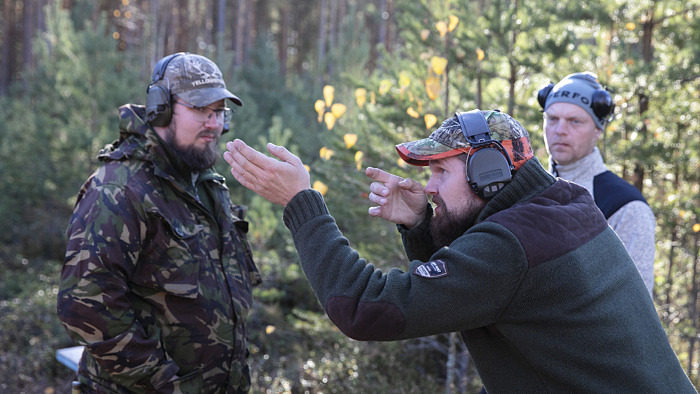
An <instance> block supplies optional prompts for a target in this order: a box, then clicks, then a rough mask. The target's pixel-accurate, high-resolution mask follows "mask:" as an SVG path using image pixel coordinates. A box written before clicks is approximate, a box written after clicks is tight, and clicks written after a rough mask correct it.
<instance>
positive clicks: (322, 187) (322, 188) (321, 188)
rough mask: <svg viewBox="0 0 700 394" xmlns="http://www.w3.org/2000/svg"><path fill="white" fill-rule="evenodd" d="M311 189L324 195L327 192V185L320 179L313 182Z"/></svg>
mask: <svg viewBox="0 0 700 394" xmlns="http://www.w3.org/2000/svg"><path fill="white" fill-rule="evenodd" d="M313 189H314V190H316V191H317V192H319V193H321V195H322V196H325V195H326V193H327V192H328V186H326V184H325V183H323V182H321V181H316V182H314V186H313Z"/></svg>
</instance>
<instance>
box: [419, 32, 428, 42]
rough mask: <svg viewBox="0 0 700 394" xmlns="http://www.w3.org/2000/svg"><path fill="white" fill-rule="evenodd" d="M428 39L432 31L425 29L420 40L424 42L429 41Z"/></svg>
mask: <svg viewBox="0 0 700 394" xmlns="http://www.w3.org/2000/svg"><path fill="white" fill-rule="evenodd" d="M428 37H430V30H428V29H423V30H421V32H420V39H421V40H423V41H425V40H427V39H428Z"/></svg>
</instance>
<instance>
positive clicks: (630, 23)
mask: <svg viewBox="0 0 700 394" xmlns="http://www.w3.org/2000/svg"><path fill="white" fill-rule="evenodd" d="M625 27H626V28H627V30H634V29H635V28H636V27H637V25H636V24H634V22H628V23H627V24H626V25H625Z"/></svg>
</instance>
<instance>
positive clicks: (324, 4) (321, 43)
mask: <svg viewBox="0 0 700 394" xmlns="http://www.w3.org/2000/svg"><path fill="white" fill-rule="evenodd" d="M320 7H321V8H320V10H321V13H320V16H319V18H320V20H319V22H318V76H319V79H320V80H319V81H318V82H319V85H322V84H323V80H324V75H323V70H324V68H325V67H324V65H325V64H326V45H327V42H328V38H327V37H328V35H327V34H328V33H327V30H328V27H327V25H326V23H327V22H326V20H327V19H328V0H321V4H320Z"/></svg>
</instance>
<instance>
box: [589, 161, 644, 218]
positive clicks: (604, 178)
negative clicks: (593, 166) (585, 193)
mask: <svg viewBox="0 0 700 394" xmlns="http://www.w3.org/2000/svg"><path fill="white" fill-rule="evenodd" d="M593 199H594V200H595V203H596V205H597V206H598V208H599V209H600V210H601V211H602V212H603V215H605V219H609V218H610V216H612V215H613V214H614V213H615V212H617V210H618V209H620V208H622V207H623V206H624V205H625V204H627V203H628V202H632V201H643V202H644V203H645V204H647V205H648V203H647V200H645V199H644V196H642V193H641V192H640V191H639V190H638V189H637V188H636V187H634V186H632V185H630V184H629V183H627V181H625V180H624V179H622V178H620V177H619V176H617V175H615V174H613V173H612V171H609V170H608V171H605V172H602V173H600V174H598V175H596V176H595V177H593Z"/></svg>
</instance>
